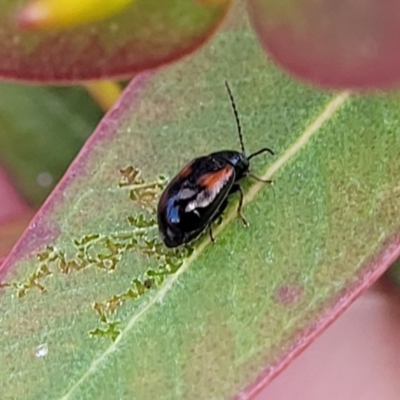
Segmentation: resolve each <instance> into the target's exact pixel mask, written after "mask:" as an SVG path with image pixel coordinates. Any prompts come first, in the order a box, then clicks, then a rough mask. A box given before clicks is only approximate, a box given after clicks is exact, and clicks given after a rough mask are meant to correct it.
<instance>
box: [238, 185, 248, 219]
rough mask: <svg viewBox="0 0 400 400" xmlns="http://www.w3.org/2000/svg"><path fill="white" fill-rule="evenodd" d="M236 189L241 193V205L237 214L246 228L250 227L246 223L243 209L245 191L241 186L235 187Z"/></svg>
mask: <svg viewBox="0 0 400 400" xmlns="http://www.w3.org/2000/svg"><path fill="white" fill-rule="evenodd" d="M235 186H237V188H235V189H236V190H237V191H238V192H239V205H238V209H237V213H238V216H239V218H240V219H241V220H242V222H243V225H244V226H249V223H248V222H247V221H246V218H245V217H244V216H243V214H242V207H243V190H242V188H241V186H240V185H235Z"/></svg>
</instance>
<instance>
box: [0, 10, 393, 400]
mask: <svg viewBox="0 0 400 400" xmlns="http://www.w3.org/2000/svg"><path fill="white" fill-rule="evenodd" d="M244 16H245V13H244V11H243V8H242V7H238V8H237V9H235V12H234V14H233V15H232V17H233V19H232V20H231V24H230V25H229V26H230V29H227V30H225V31H223V32H221V34H220V35H218V37H217V38H216V39H215V40H214V41H213V42H212V43H211V44H210V45H209V46H208V47H206V48H205V49H204V50H203V51H201V52H199V53H198V54H197V55H196V56H195V57H193V58H191V59H187V60H186V61H184V62H182V63H180V64H178V65H175V66H173V67H169V68H166V69H163V70H159V71H158V72H157V73H155V74H153V75H146V76H144V75H142V76H139V77H137V78H136V79H135V80H134V81H133V83H132V84H131V85H130V87H129V88H128V89H127V90H126V92H125V94H124V96H123V97H122V98H121V99H120V101H119V104H118V106H116V107H115V109H114V110H113V111H111V112H110V113H109V114H108V116H107V118H105V119H104V120H103V122H102V123H101V124H100V126H99V127H98V130H97V131H96V132H95V134H94V135H93V136H92V137H91V139H90V140H89V141H88V142H87V143H86V145H85V148H84V149H83V150H82V152H81V153H80V156H79V158H78V159H77V160H76V161H75V162H74V164H73V165H72V166H71V168H70V169H69V171H68V173H67V174H66V176H65V178H64V180H63V181H62V183H61V184H60V186H58V188H57V190H56V191H55V192H54V193H53V195H52V197H51V198H50V199H49V201H48V202H47V203H46V205H45V207H44V208H42V210H41V211H40V212H39V214H38V215H37V217H36V218H35V220H34V221H33V222H32V224H31V226H30V228H29V230H28V231H27V232H26V234H25V235H24V237H23V239H22V240H21V241H20V243H19V246H18V247H17V248H16V249H15V251H14V252H13V253H12V254H11V255H10V257H9V258H8V259H7V261H6V262H5V263H4V264H3V269H2V271H3V274H5V273H6V272H7V275H6V276H5V281H3V282H7V283H8V285H10V286H7V285H5V286H6V287H5V289H4V290H5V293H3V296H2V297H1V303H0V308H1V309H0V315H1V316H2V319H1V324H0V332H1V335H0V346H1V348H2V349H3V350H2V353H3V356H4V358H5V359H6V360H7V362H6V363H4V364H3V366H2V368H1V369H0V382H1V383H2V393H6V394H7V396H8V398H18V399H24V398H55V399H64V400H66V399H82V398H83V399H93V398H104V399H109V398H110V399H114V398H119V399H132V398H138V399H174V400H176V399H181V398H182V399H183V398H185V399H192V398H201V399H210V398H230V397H232V396H234V395H235V394H238V393H241V394H242V397H241V398H248V397H249V396H250V395H251V394H252V393H254V391H255V390H257V388H259V386H260V385H262V384H264V383H266V382H267V381H268V380H269V379H271V377H272V376H274V375H275V374H276V373H277V372H278V371H279V370H281V369H282V368H283V367H284V366H285V365H286V364H287V363H288V362H289V361H290V359H291V358H292V357H293V356H294V355H295V354H296V353H298V352H299V351H300V350H301V349H302V348H304V346H305V345H306V344H307V343H309V342H310V341H311V340H312V339H313V338H314V337H315V336H316V335H317V334H318V333H320V332H321V331H322V330H323V329H324V327H326V326H327V325H328V324H329V323H330V322H331V321H332V320H333V319H334V318H336V317H337V316H338V315H339V314H340V312H342V311H343V310H344V309H345V308H346V307H347V306H348V305H349V304H350V302H351V301H352V300H353V299H354V298H355V297H356V296H357V295H358V294H359V293H360V292H361V291H362V290H363V289H365V288H366V287H367V286H368V285H370V284H371V283H372V282H373V281H374V280H375V279H376V278H377V276H379V274H381V273H382V272H383V271H384V269H385V268H386V267H387V265H388V264H389V263H391V262H392V260H393V259H394V258H395V257H396V256H397V255H398V253H399V245H398V241H397V242H396V240H395V239H396V236H395V235H396V234H397V232H398V230H399V223H398V218H397V216H398V214H399V211H400V210H399V207H400V205H399V202H398V192H399V191H398V176H399V174H400V158H399V157H398V149H399V148H400V132H399V129H400V128H399V125H398V120H399V117H400V110H399V107H398V96H397V95H392V96H391V97H383V96H382V97H375V98H357V97H351V96H349V94H348V93H345V92H343V93H332V94H327V93H320V92H316V91H313V90H311V89H310V88H308V87H304V86H301V85H299V84H297V83H295V82H293V81H291V80H290V79H288V78H287V77H285V76H284V75H282V74H281V73H280V72H279V71H277V70H276V69H275V68H274V67H273V66H272V65H270V64H267V63H266V61H265V55H264V54H263V52H262V51H261V50H260V48H259V46H258V43H257V40H256V38H255V37H254V35H253V32H252V30H251V28H250V27H249V26H248V25H247V22H246V21H245V20H244ZM224 79H227V80H228V81H229V82H230V85H231V87H232V90H233V93H234V96H235V99H236V103H237V107H238V109H239V113H240V116H241V121H242V125H243V128H244V138H245V144H246V148H247V150H248V151H249V152H251V151H255V150H257V149H259V148H261V147H264V146H269V147H271V148H273V149H274V150H275V152H276V156H275V157H274V158H271V157H267V156H265V157H260V158H256V159H255V160H254V161H252V170H253V172H255V173H257V174H258V175H260V176H261V177H263V178H269V177H273V179H274V181H275V184H274V186H272V187H270V186H265V185H263V184H262V183H260V182H252V181H246V182H244V190H245V193H246V196H245V206H244V208H243V212H244V214H245V216H246V218H247V219H248V221H249V222H250V227H249V228H248V229H245V228H243V226H242V223H241V222H240V220H238V219H236V207H237V202H236V201H237V200H235V199H234V198H233V199H232V202H234V203H235V204H233V205H231V207H230V208H229V209H228V210H227V212H226V214H225V216H224V220H223V222H222V223H221V224H220V225H219V226H218V227H217V228H216V229H215V233H216V236H217V242H216V244H215V245H211V244H210V243H209V239H208V237H207V236H205V238H204V239H203V240H200V241H199V242H197V243H195V244H194V250H193V253H190V250H186V252H185V251H183V250H182V252H181V253H174V252H167V251H166V250H165V249H164V248H163V246H162V245H161V244H160V242H159V241H158V240H157V239H156V238H157V228H156V226H155V214H154V209H153V207H154V205H155V202H156V200H157V193H159V191H160V186H162V182H163V177H162V176H160V174H165V173H167V174H168V175H169V176H171V175H173V174H174V173H176V172H177V171H178V170H179V168H181V167H182V166H183V165H184V163H185V162H187V161H189V160H190V159H192V158H193V157H195V156H198V155H201V154H204V153H208V152H211V151H215V150H218V149H222V148H233V149H235V148H239V144H238V138H237V133H236V127H235V121H234V118H233V116H232V110H231V105H230V102H229V98H228V95H227V93H226V91H225V87H224V84H223V82H224ZM135 168H139V169H140V170H141V171H142V175H141V176H139V175H138V172H137V170H136V169H135ZM152 182H153V183H152ZM46 246H48V247H46ZM185 254H190V255H185ZM17 295H18V296H19V298H18V296H17ZM92 306H94V308H95V310H96V311H97V314H96V312H94V311H93V310H92ZM89 331H91V332H92V334H93V335H94V337H92V338H90V337H89V335H88V332H89ZM103 336H106V337H103ZM110 338H112V339H114V341H111V340H110ZM255 381H256V383H255V384H254V385H253V386H251V387H250V388H248V389H247V390H245V391H244V392H242V391H243V390H244V388H245V387H247V386H248V385H249V384H250V383H251V382H255ZM6 398H7V397H6Z"/></svg>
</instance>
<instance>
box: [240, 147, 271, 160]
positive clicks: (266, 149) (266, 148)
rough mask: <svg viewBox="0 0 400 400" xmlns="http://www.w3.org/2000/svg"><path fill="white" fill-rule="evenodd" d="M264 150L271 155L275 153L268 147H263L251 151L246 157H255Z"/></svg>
mask: <svg viewBox="0 0 400 400" xmlns="http://www.w3.org/2000/svg"><path fill="white" fill-rule="evenodd" d="M266 152H268V153H269V154H271V155H272V156H273V155H275V153H274V152H273V151H272V150H271V149H269V148H268V147H264V148H263V149H261V150H258V151H256V152H255V153H253V154H250V155H249V156H248V157H247V159H248V160H250V159H251V158H253V157H256V156H258V155H260V154H262V153H266Z"/></svg>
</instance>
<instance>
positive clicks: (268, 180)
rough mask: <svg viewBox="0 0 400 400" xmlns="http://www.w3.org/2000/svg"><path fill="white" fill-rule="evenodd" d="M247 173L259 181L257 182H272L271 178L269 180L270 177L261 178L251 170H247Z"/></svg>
mask: <svg viewBox="0 0 400 400" xmlns="http://www.w3.org/2000/svg"><path fill="white" fill-rule="evenodd" d="M247 175H248V176H250V177H251V178H253V179H255V180H256V181H259V182H263V183H269V184H273V183H274V181H273V180H271V179H261V178H259V177H258V176H257V175H254V174H253V173H252V172H248V173H247Z"/></svg>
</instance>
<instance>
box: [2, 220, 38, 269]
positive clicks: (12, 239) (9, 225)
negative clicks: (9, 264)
mask: <svg viewBox="0 0 400 400" xmlns="http://www.w3.org/2000/svg"><path fill="white" fill-rule="evenodd" d="M32 217H33V213H25V214H23V215H20V216H19V217H18V218H15V219H13V220H11V221H8V222H3V221H2V222H1V223H0V260H1V259H2V258H3V257H5V256H7V255H8V253H9V252H10V251H11V249H12V247H13V246H14V244H15V243H16V242H17V240H18V239H19V237H20V236H21V235H22V233H23V231H24V230H25V229H26V228H27V226H28V224H29V221H30V220H31V219H32ZM0 267H1V263H0Z"/></svg>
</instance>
